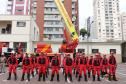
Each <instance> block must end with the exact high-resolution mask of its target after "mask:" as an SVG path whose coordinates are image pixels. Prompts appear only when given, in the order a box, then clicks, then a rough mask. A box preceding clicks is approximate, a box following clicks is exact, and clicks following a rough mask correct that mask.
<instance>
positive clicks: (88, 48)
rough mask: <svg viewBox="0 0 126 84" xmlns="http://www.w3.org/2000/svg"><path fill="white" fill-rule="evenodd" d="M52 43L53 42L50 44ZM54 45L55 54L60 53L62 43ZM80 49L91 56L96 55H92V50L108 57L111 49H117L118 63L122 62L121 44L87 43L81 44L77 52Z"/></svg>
mask: <svg viewBox="0 0 126 84" xmlns="http://www.w3.org/2000/svg"><path fill="white" fill-rule="evenodd" d="M50 43H51V42H50ZM51 44H52V49H53V52H58V49H59V48H60V46H61V43H51ZM78 49H85V53H86V54H87V55H88V56H90V55H95V54H92V49H99V52H100V53H101V55H103V54H106V55H107V57H108V56H109V55H110V49H116V55H115V56H116V59H117V62H118V63H121V62H122V56H121V44H120V43H105V42H101V43H100V42H95V43H86V42H81V43H79V45H78V46H77V48H76V51H78Z"/></svg>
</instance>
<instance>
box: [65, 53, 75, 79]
mask: <svg viewBox="0 0 126 84" xmlns="http://www.w3.org/2000/svg"><path fill="white" fill-rule="evenodd" d="M64 67H65V81H67V77H68V76H69V77H70V81H72V68H73V60H72V58H70V54H68V55H67V58H66V59H65V60H64Z"/></svg>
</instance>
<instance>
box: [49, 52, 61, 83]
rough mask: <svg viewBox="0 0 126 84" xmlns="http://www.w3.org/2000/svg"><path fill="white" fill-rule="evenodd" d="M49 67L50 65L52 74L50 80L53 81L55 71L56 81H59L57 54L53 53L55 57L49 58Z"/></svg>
mask: <svg viewBox="0 0 126 84" xmlns="http://www.w3.org/2000/svg"><path fill="white" fill-rule="evenodd" d="M51 67H52V75H51V80H50V81H53V78H54V75H55V73H56V74H57V81H59V70H60V60H59V57H58V56H57V54H55V57H53V58H52V60H51Z"/></svg>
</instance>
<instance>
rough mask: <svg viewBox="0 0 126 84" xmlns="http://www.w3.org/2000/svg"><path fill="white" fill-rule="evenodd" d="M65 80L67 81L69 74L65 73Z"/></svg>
mask: <svg viewBox="0 0 126 84" xmlns="http://www.w3.org/2000/svg"><path fill="white" fill-rule="evenodd" d="M65 81H66V82H67V74H65Z"/></svg>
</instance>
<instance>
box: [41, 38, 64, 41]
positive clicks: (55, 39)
mask: <svg viewBox="0 0 126 84" xmlns="http://www.w3.org/2000/svg"><path fill="white" fill-rule="evenodd" d="M43 40H44V41H47V42H48V41H49V42H50V41H52V42H62V41H63V38H51V39H49V38H44V39H43Z"/></svg>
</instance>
